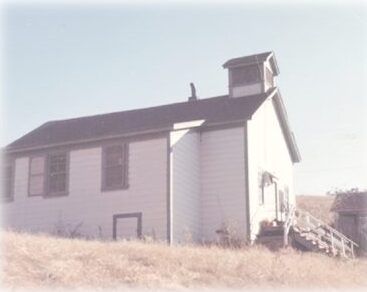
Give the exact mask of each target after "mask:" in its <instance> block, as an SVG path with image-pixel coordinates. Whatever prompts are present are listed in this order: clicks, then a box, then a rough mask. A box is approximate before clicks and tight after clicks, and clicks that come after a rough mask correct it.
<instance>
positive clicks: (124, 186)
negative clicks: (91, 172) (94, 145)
mask: <svg viewBox="0 0 367 292" xmlns="http://www.w3.org/2000/svg"><path fill="white" fill-rule="evenodd" d="M113 146H122V159H123V164H122V165H123V169H122V171H123V178H122V184H121V185H118V186H107V185H106V172H105V169H106V167H105V166H106V151H107V149H108V148H109V147H113ZM129 148H130V147H129V143H127V142H117V143H109V144H106V145H103V146H102V148H101V155H102V157H101V160H102V161H101V162H102V163H101V192H108V191H115V190H125V189H128V188H129Z"/></svg>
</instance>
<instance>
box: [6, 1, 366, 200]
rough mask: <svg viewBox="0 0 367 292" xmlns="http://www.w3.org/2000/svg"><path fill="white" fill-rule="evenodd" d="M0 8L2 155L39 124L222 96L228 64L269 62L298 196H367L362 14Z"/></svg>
mask: <svg viewBox="0 0 367 292" xmlns="http://www.w3.org/2000/svg"><path fill="white" fill-rule="evenodd" d="M343 3H344V4H331V3H330V4H328V2H323V4H308V5H306V4H302V5H291V4H284V3H283V4H282V3H277V2H276V1H274V4H266V3H262V4H253V3H247V4H242V5H240V4H224V3H222V4H215V5H214V4H212V5H210V4H200V5H194V4H172V5H170V6H168V5H167V4H164V3H161V4H159V5H151V6H148V5H147V4H141V5H135V6H131V5H130V6H129V5H126V4H124V5H122V4H120V5H117V4H116V5H91V4H84V5H82V4H80V5H78V6H77V5H73V6H67V5H63V6H60V5H49V6H47V5H45V4H38V5H36V4H31V5H28V6H25V5H21V4H18V5H12V6H10V4H3V6H2V13H3V16H4V18H3V23H2V26H3V31H2V49H3V50H2V52H3V54H2V62H3V64H2V84H3V88H2V97H3V98H2V117H3V122H4V123H3V126H2V128H3V131H2V140H1V146H4V145H6V144H8V143H10V142H11V141H13V140H15V139H17V138H19V137H21V136H22V135H24V134H26V133H27V132H29V131H31V130H33V129H34V128H36V127H38V126H40V125H41V124H43V123H44V122H46V121H49V120H58V119H67V118H74V117H79V116H86V115H94V114H99V113H107V112H114V111H122V110H128V109H135V108H142V107H149V106H154V105H160V104H166V103H174V102H180V101H184V100H186V99H187V97H188V96H189V95H190V87H189V83H190V82H194V83H195V85H196V88H197V93H198V95H199V98H200V97H201V98H204V97H211V96H217V95H222V94H226V93H227V90H228V87H227V72H226V70H224V69H223V68H222V64H223V63H224V62H225V61H227V60H228V59H231V58H234V57H239V56H245V55H250V54H255V53H261V52H265V51H270V50H272V51H274V52H275V55H276V58H277V61H278V65H279V68H280V75H279V76H278V79H277V82H278V85H279V87H280V90H281V93H282V96H283V99H284V100H285V104H286V107H287V111H288V115H289V119H290V124H291V127H292V130H293V131H294V133H295V136H296V140H297V143H298V146H299V149H300V152H301V156H302V162H301V163H300V164H297V165H296V166H295V179H294V181H295V189H296V193H297V194H324V193H325V192H326V191H328V190H330V189H333V188H350V187H359V188H367V108H366V107H367V97H366V95H367V89H366V77H367V36H366V35H367V22H366V21H367V8H366V4H364V3H365V2H364V1H361V2H353V3H354V4H345V2H343Z"/></svg>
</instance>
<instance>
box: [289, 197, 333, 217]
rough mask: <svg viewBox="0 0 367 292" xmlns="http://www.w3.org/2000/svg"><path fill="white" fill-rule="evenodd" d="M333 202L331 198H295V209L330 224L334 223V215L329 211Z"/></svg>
mask: <svg viewBox="0 0 367 292" xmlns="http://www.w3.org/2000/svg"><path fill="white" fill-rule="evenodd" d="M333 201H334V197H332V196H297V197H296V204H297V207H298V208H300V209H303V210H305V211H308V212H309V213H310V214H312V215H313V216H315V217H317V218H319V219H321V220H322V221H324V222H325V223H328V224H331V223H332V222H333V221H334V214H333V213H332V212H331V211H330V208H331V205H332V203H333Z"/></svg>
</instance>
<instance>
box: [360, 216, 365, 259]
mask: <svg viewBox="0 0 367 292" xmlns="http://www.w3.org/2000/svg"><path fill="white" fill-rule="evenodd" d="M358 219H359V224H358V237H359V240H358V244H359V247H360V248H361V250H362V252H363V254H365V255H367V215H361V216H359V218H358Z"/></svg>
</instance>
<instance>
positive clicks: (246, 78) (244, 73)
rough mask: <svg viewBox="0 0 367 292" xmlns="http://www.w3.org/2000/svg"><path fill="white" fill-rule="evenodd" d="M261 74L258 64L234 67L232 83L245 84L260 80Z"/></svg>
mask: <svg viewBox="0 0 367 292" xmlns="http://www.w3.org/2000/svg"><path fill="white" fill-rule="evenodd" d="M260 80H261V74H260V68H259V66H258V65H251V66H246V67H239V68H233V69H232V82H231V83H232V85H245V84H251V83H256V82H260Z"/></svg>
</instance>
